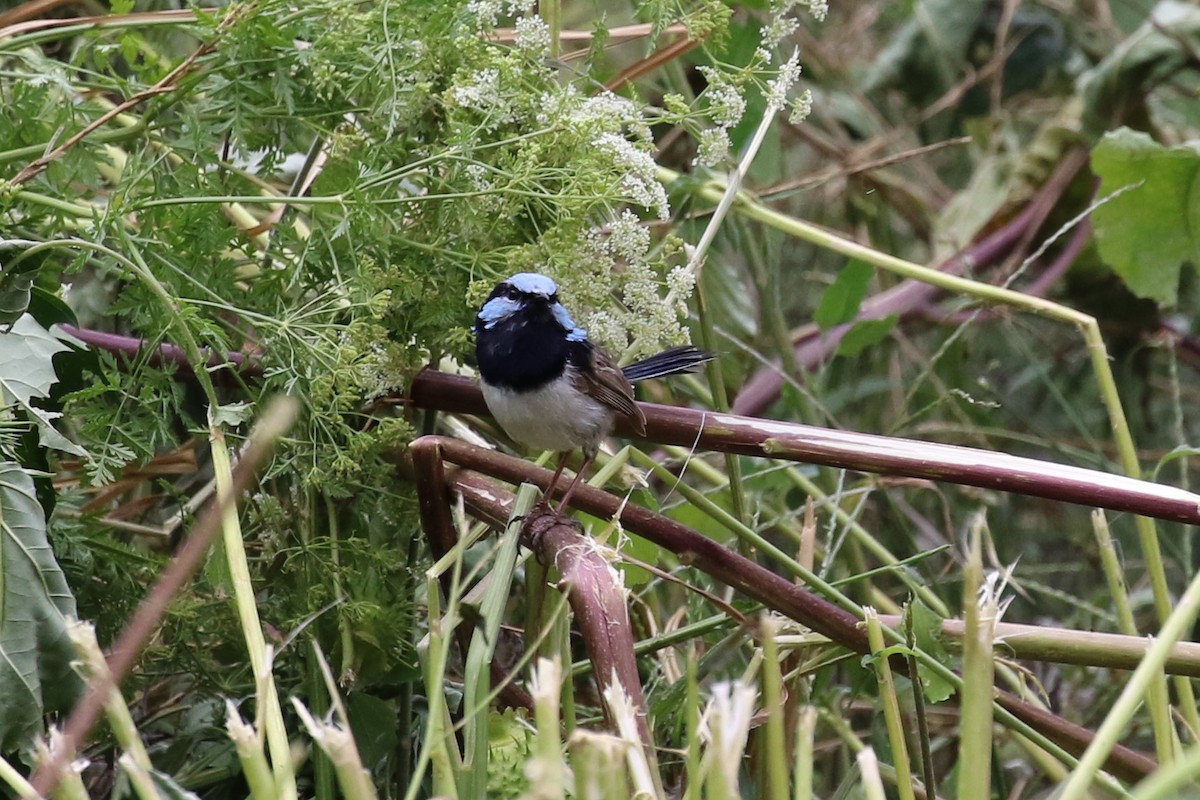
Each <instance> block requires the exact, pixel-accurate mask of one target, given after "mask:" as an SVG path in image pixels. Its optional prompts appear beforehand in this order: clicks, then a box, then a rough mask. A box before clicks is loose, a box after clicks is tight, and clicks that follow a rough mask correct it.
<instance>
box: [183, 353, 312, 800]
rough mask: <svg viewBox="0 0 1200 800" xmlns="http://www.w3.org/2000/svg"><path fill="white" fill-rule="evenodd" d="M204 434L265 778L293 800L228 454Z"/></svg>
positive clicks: (219, 439)
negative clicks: (263, 745)
mask: <svg viewBox="0 0 1200 800" xmlns="http://www.w3.org/2000/svg"><path fill="white" fill-rule="evenodd" d="M198 371H202V370H198ZM208 434H209V442H210V445H211V452H212V464H213V473H214V475H215V476H216V479H217V502H218V503H221V504H222V506H223V508H224V514H223V515H222V518H221V521H222V525H221V542H222V544H223V545H224V551H225V559H226V564H227V566H228V568H229V575H230V582H231V583H232V584H233V599H234V604H235V606H236V607H237V613H238V622H239V623H240V625H241V628H242V636H243V638H244V639H245V641H246V650H247V652H248V653H249V655H250V666H251V668H252V669H253V670H254V674H255V675H262V676H265V677H266V684H265V691H264V693H263V694H262V695H261V697H260V698H259V699H260V702H261V703H262V704H263V706H264V718H263V719H264V727H265V729H266V733H267V751H268V752H269V753H270V754H271V773H272V775H273V776H274V779H275V788H276V790H277V791H278V797H279V798H280V800H294V798H295V797H296V773H295V768H294V766H293V764H292V748H291V743H290V742H289V741H288V733H287V728H286V727H285V726H284V724H283V710H282V709H281V708H280V706H279V693H278V690H277V689H276V688H275V680H274V677H273V676H272V673H273V669H272V667H271V665H270V664H269V663H267V660H266V652H267V642H266V639H265V638H264V637H263V632H262V621H261V620H259V617H258V604H257V601H256V600H255V597H254V584H253V582H252V581H251V580H250V564H249V562H248V560H247V559H246V548H245V545H244V544H243V538H242V523H241V519H240V518H239V515H238V509H237V503H236V501H235V500H234V498H233V497H232V496H231V495H232V492H233V468H232V466H231V464H230V461H229V449H228V447H227V446H226V444H225V431H224V430H222V429H221V428H220V427H219V426H218V425H215V424H210V425H209V428H208Z"/></svg>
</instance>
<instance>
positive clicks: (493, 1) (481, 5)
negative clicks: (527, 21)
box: [467, 0, 537, 30]
mask: <svg viewBox="0 0 1200 800" xmlns="http://www.w3.org/2000/svg"><path fill="white" fill-rule="evenodd" d="M536 4H537V0H508V2H507V3H506V2H505V0H470V2H469V3H467V13H468V14H470V15H471V16H473V17H474V18H475V24H476V25H478V26H479V29H480V30H483V29H485V28H494V27H496V22H497V21H498V20H499V18H500V17H501V16H502V15H506V16H510V17H520V16H524V15H525V14H528V13H529V12H530V11H531V10H533V7H534V6H535V5H536Z"/></svg>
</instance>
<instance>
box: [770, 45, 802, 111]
mask: <svg viewBox="0 0 1200 800" xmlns="http://www.w3.org/2000/svg"><path fill="white" fill-rule="evenodd" d="M799 78H800V51H799V50H793V51H792V57H791V58H789V59H788V60H787V63H786V64H784V65H783V66H781V67H780V68H779V74H778V75H776V76H775V77H774V78H772V79H771V80H769V81H767V112H768V113H770V114H774V113H775V112H777V111H779V110H780V109H781V108H783V107H784V105H786V104H787V94H788V91H789V90H790V89H791V88H792V85H793V84H794V83H795V82H796V81H797V80H798V79H799Z"/></svg>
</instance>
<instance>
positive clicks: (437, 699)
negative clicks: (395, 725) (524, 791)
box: [404, 548, 461, 800]
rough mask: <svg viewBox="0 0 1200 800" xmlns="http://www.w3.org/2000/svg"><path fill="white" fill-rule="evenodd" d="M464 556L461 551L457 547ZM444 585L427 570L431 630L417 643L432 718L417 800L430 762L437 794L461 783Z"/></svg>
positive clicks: (419, 766)
mask: <svg viewBox="0 0 1200 800" xmlns="http://www.w3.org/2000/svg"><path fill="white" fill-rule="evenodd" d="M456 552H458V554H459V556H460V558H461V551H459V550H457V548H456ZM458 573H459V569H458V562H456V563H455V573H454V574H455V580H454V583H453V584H452V585H453V587H454V589H455V591H453V592H451V597H450V600H449V602H450V606H451V609H455V608H457V597H458V595H457V588H458V580H457V579H458ZM440 593H441V588H440V587H439V586H438V581H437V576H436V575H435V574H432V569H430V570H429V571H427V572H426V578H425V596H426V602H427V604H428V610H429V632H428V633H427V634H426V635H425V637H424V638H423V639H422V640H421V642H420V643H419V644H418V645H417V656H418V657H419V658H420V661H421V674H422V675H423V676H424V678H425V697H426V699H427V701H428V703H429V718H428V719H429V721H428V723H427V726H426V729H425V738H424V741H423V742H422V745H421V751H420V753H418V754H417V761H416V763H415V764H414V765H413V777H412V781H411V782H410V783H409V785H408V792H407V794H405V796H404V797H405V800H416V797H417V793H418V791H420V789H421V784H422V781H421V776H422V774H423V773H424V771H425V766H426V765H427V764H428V765H430V768H431V771H432V773H433V794H434V795H440V796H444V797H450V798H457V797H458V784H457V781H456V780H455V777H454V775H455V766H456V765H455V763H454V761H455V758H454V757H455V756H457V754H458V748H457V744H456V742H455V741H454V730H453V725H452V724H451V722H450V709H449V708H447V707H446V693H445V679H446V665H447V662H448V661H449V660H450V636H449V635H448V634H449V633H450V631H452V630H453V629H454V625H455V623H456V622H457V619H455V618H454V617H452V616H451V614H450V612H449V611H448V612H447V613H446V614H445V615H443V614H442V613H441V594H440Z"/></svg>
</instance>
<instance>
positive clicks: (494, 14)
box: [467, 0, 503, 28]
mask: <svg viewBox="0 0 1200 800" xmlns="http://www.w3.org/2000/svg"><path fill="white" fill-rule="evenodd" d="M502 11H503V3H502V2H501V0H471V1H470V2H469V3H467V13H468V14H472V15H473V16H474V17H475V21H476V22H477V23H478V24H479V27H480V28H494V27H496V19H497V18H498V17H499V16H500V13H501V12H502Z"/></svg>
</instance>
